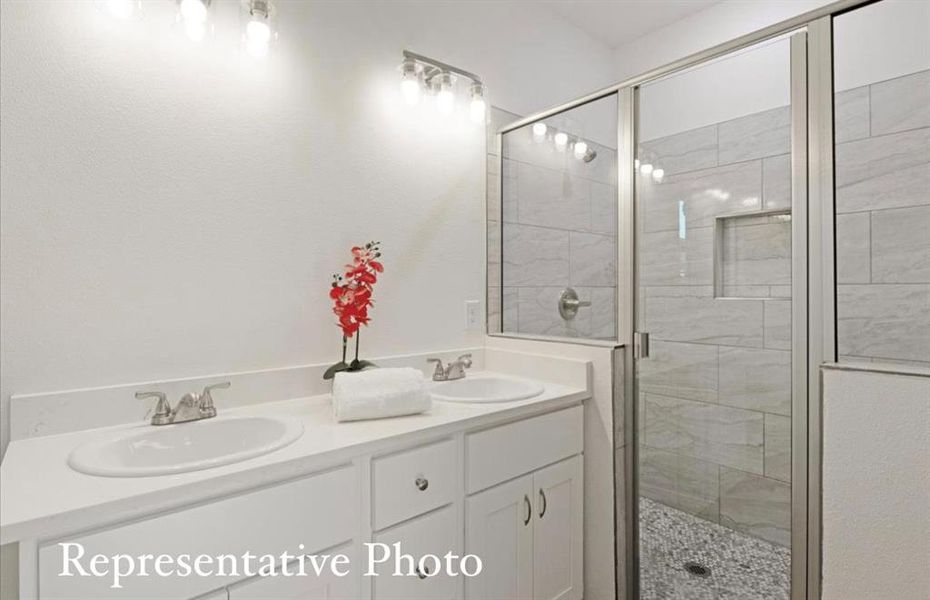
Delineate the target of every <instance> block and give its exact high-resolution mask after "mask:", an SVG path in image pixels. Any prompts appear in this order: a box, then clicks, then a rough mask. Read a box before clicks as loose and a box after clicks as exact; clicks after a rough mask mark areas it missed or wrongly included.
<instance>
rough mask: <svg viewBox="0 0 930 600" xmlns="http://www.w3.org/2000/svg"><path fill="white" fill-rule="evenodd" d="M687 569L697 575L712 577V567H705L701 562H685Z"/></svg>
mask: <svg viewBox="0 0 930 600" xmlns="http://www.w3.org/2000/svg"><path fill="white" fill-rule="evenodd" d="M685 571H687V572H688V573H691V574H692V575H694V576H695V577H710V567H705V566H704V565H702V564H701V563H696V562H693V561H689V562H686V563H685Z"/></svg>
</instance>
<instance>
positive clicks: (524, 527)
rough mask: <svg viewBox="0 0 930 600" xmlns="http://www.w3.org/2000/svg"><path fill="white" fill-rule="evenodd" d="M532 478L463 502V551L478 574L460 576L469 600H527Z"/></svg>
mask: <svg viewBox="0 0 930 600" xmlns="http://www.w3.org/2000/svg"><path fill="white" fill-rule="evenodd" d="M532 495H533V476H532V475H526V476H524V477H521V478H519V479H515V480H513V481H509V482H507V483H502V484H500V485H498V486H495V487H492V488H490V489H488V490H485V491H483V492H481V493H480V494H475V495H474V496H471V497H469V498H468V500H467V503H466V513H465V523H466V526H465V551H466V553H468V554H475V555H477V556H478V557H479V558H481V562H482V571H481V573H480V574H479V575H477V576H475V577H466V578H465V596H466V597H467V598H469V599H470V600H479V599H480V600H500V599H502V598H506V599H507V600H521V599H524V598H532V597H533V506H532V502H533V501H532Z"/></svg>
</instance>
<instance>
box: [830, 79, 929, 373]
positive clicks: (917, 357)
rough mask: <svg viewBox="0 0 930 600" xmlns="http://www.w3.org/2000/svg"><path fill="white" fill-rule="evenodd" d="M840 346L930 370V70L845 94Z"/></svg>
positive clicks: (840, 101)
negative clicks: (923, 366)
mask: <svg viewBox="0 0 930 600" xmlns="http://www.w3.org/2000/svg"><path fill="white" fill-rule="evenodd" d="M836 113H837V136H836V142H837V144H836V211H837V216H836V243H837V252H836V254H837V257H836V267H837V307H836V312H837V341H838V344H839V353H840V359H841V360H842V361H848V362H858V361H865V362H904V363H916V364H923V365H928V366H930V71H921V72H918V73H914V74H912V75H907V76H904V77H898V78H896V79H891V80H889V81H882V82H879V83H874V84H872V85H868V86H863V87H860V88H856V89H854V90H849V91H845V92H841V93H839V94H837V96H836Z"/></svg>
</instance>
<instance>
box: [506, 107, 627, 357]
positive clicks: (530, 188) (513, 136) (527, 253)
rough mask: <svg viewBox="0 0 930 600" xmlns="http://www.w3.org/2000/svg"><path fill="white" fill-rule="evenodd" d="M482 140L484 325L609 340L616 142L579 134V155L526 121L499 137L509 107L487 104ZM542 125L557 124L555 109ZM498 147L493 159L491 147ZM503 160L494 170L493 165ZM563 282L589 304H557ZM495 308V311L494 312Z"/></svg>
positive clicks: (614, 254)
mask: <svg viewBox="0 0 930 600" xmlns="http://www.w3.org/2000/svg"><path fill="white" fill-rule="evenodd" d="M491 117H492V118H491V127H490V133H489V143H488V286H489V292H488V296H489V298H488V301H489V320H490V327H491V330H492V331H500V328H501V324H502V322H503V331H505V332H512V333H522V334H530V335H549V336H562V337H584V338H597V339H616V305H617V304H616V302H617V299H616V297H617V264H616V257H617V212H616V211H617V183H616V182H617V176H616V161H617V158H616V157H617V155H616V150H614V149H612V148H607V147H605V146H602V145H600V144H597V143H593V142H588V145H589V147H590V148H591V149H593V150H595V151H596V152H597V157H596V158H595V159H594V160H593V161H591V162H588V163H585V162H583V161H580V160H578V159H575V158H574V157H573V156H572V155H571V153H570V152H559V151H558V150H556V149H555V148H554V146H553V145H552V144H551V143H550V142H537V141H534V139H533V137H532V134H531V131H530V130H529V128H523V129H520V130H517V131H514V132H512V133H508V134H507V135H506V136H504V142H503V148H496V136H494V135H493V132H495V131H496V130H497V129H498V128H499V127H501V126H503V125H505V124H507V123H508V122H512V121H514V120H516V119H517V118H518V117H517V115H513V114H510V113H506V112H504V111H500V110H498V109H492V111H491ZM547 121H548V122H549V123H550V126H555V127H560V128H562V130H565V128H566V127H568V126H569V125H568V124H567V123H564V122H561V121H559V119H558V117H554V118H552V119H549V120H547ZM501 152H502V153H503V160H501V158H500V155H499V153H501ZM501 167H503V176H501V172H500V169H501ZM566 287H572V288H574V289H575V291H576V292H577V293H578V296H579V298H580V299H581V300H582V301H588V302H591V306H590V307H585V308H582V309H581V310H579V312H578V314H577V316H576V318H575V319H573V320H564V319H562V317H561V316H560V315H559V312H558V299H559V296H560V294H561V292H562V290H563V289H565V288H566ZM502 313H503V319H502V316H501V315H502Z"/></svg>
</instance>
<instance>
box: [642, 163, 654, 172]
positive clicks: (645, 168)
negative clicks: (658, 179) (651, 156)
mask: <svg viewBox="0 0 930 600" xmlns="http://www.w3.org/2000/svg"><path fill="white" fill-rule="evenodd" d="M639 172H640V173H642V174H643V175H649V174H650V173H652V165H651V164H649V163H643V164H641V165H640V166H639Z"/></svg>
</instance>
